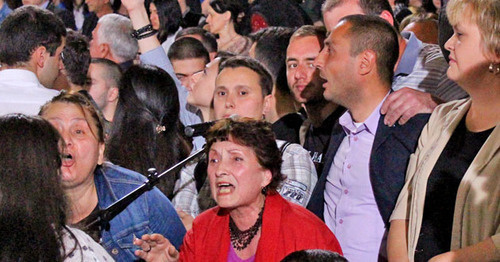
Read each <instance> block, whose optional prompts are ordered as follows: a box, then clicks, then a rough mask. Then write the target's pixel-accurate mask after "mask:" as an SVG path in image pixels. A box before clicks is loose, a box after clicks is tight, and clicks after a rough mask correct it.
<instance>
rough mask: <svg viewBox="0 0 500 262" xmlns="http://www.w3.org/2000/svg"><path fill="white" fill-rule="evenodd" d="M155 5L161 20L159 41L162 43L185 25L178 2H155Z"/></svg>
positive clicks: (169, 0) (157, 0)
mask: <svg viewBox="0 0 500 262" xmlns="http://www.w3.org/2000/svg"><path fill="white" fill-rule="evenodd" d="M153 3H154V4H155V6H156V10H157V13H158V19H159V20H160V29H159V30H158V40H159V41H160V43H162V42H164V41H165V40H167V37H169V36H171V35H173V34H175V32H177V30H179V27H181V26H182V25H183V20H182V11H181V7H180V5H179V2H178V1H177V0H153Z"/></svg>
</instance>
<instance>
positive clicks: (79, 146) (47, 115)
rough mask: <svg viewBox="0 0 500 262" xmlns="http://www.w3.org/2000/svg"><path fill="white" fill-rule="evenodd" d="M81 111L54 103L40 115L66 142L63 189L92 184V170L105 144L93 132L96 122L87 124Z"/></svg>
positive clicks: (73, 105)
mask: <svg viewBox="0 0 500 262" xmlns="http://www.w3.org/2000/svg"><path fill="white" fill-rule="evenodd" d="M83 110H84V109H82V108H81V107H80V106H77V105H75V104H70V103H65V102H55V103H52V104H51V105H49V106H48V107H47V109H46V110H45V111H44V113H43V115H42V117H43V118H44V119H46V120H48V121H49V122H50V123H51V124H52V125H53V126H54V127H55V128H56V129H57V131H59V134H60V135H61V137H62V139H63V140H64V143H65V147H64V153H63V158H62V166H61V173H62V180H63V186H64V187H65V189H68V188H75V187H78V186H81V185H85V184H86V183H93V177H94V175H93V174H94V169H95V168H96V166H97V164H101V163H102V161H103V154H104V144H103V143H100V142H99V141H98V139H97V137H96V135H94V134H96V133H97V127H96V126H95V123H90V124H89V122H88V120H87V118H86V117H85V115H84V113H83ZM91 125H92V129H94V130H92V129H91Z"/></svg>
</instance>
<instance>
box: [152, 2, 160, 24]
mask: <svg viewBox="0 0 500 262" xmlns="http://www.w3.org/2000/svg"><path fill="white" fill-rule="evenodd" d="M149 13H150V15H149V21H151V25H152V26H153V29H155V30H158V29H160V18H159V17H158V10H157V9H156V5H155V4H154V3H153V2H151V3H150V4H149Z"/></svg>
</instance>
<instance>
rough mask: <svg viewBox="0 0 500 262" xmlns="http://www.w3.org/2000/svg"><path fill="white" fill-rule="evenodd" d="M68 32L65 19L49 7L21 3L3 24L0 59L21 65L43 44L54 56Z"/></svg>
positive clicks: (0, 60) (3, 62)
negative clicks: (21, 5)
mask: <svg viewBox="0 0 500 262" xmlns="http://www.w3.org/2000/svg"><path fill="white" fill-rule="evenodd" d="M65 36H66V28H65V27H64V24H63V22H62V21H61V20H60V19H59V18H58V17H56V16H55V15H54V14H53V13H51V12H50V11H47V10H44V9H41V8H39V7H35V6H23V7H20V8H18V9H16V10H14V11H13V12H12V13H11V14H10V15H9V16H7V18H5V20H4V21H3V22H2V26H0V39H1V41H0V62H1V63H2V64H6V65H8V66H20V65H21V64H22V63H26V62H28V61H29V60H30V59H31V55H32V54H33V52H34V51H35V49H37V48H38V47H40V46H44V47H45V48H46V49H47V51H48V52H49V53H50V55H51V56H53V55H55V52H56V49H57V48H58V47H59V46H60V45H61V43H62V40H63V37H65Z"/></svg>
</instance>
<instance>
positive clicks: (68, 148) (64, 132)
mask: <svg viewBox="0 0 500 262" xmlns="http://www.w3.org/2000/svg"><path fill="white" fill-rule="evenodd" d="M40 115H41V116H42V117H43V118H45V119H46V120H48V121H49V122H50V123H51V124H52V125H53V126H54V127H55V128H56V129H57V130H58V131H59V133H60V134H61V136H62V138H63V140H64V143H65V144H66V145H65V147H64V152H63V156H62V167H61V173H62V180H63V181H62V184H63V188H64V190H65V193H66V195H67V196H68V198H69V202H70V214H69V221H68V222H67V223H68V224H72V225H74V226H76V227H78V228H81V229H82V230H84V231H85V232H86V233H87V234H89V235H90V236H92V238H94V240H96V241H99V242H100V243H101V245H103V246H104V248H105V249H106V250H107V251H108V252H109V253H110V254H111V255H112V256H113V258H114V259H115V260H116V261H133V260H137V259H138V258H137V257H136V256H135V255H134V250H135V247H134V245H133V244H132V242H133V240H134V238H135V237H136V236H142V235H143V234H145V233H160V234H165V235H168V236H169V239H172V242H173V243H174V245H175V246H176V247H179V246H180V245H181V243H182V239H183V237H184V234H185V233H186V231H185V228H184V226H183V225H182V222H181V221H180V219H179V217H178V216H177V213H176V211H175V209H174V208H173V207H172V204H171V203H170V201H169V200H168V199H167V197H165V195H163V194H162V193H161V192H160V191H159V190H158V189H157V188H154V189H153V190H151V191H149V192H147V193H145V194H143V195H142V196H141V197H139V198H138V199H137V200H135V201H134V202H132V203H131V204H130V205H129V206H128V207H127V208H126V209H125V210H124V211H122V212H121V213H120V214H119V215H117V216H116V217H114V218H113V219H111V221H110V222H109V228H108V230H105V229H103V230H100V229H99V228H98V227H89V226H88V225H89V223H90V222H92V221H94V220H95V218H96V214H97V213H98V211H99V210H101V209H105V208H107V207H108V206H109V205H111V204H112V203H114V202H115V201H116V200H118V199H120V198H121V197H123V196H125V195H127V194H128V193H130V192H131V191H133V190H134V189H136V188H137V187H139V186H140V185H141V184H143V183H144V181H146V178H144V176H142V175H141V174H139V173H136V172H134V171H131V170H127V169H124V168H121V167H118V166H115V165H113V164H111V163H104V161H103V153H104V147H105V146H104V134H103V128H102V127H103V125H102V122H101V119H100V116H99V114H98V113H97V111H96V109H95V108H94V107H93V104H92V102H91V101H90V100H89V98H88V96H87V95H85V94H82V93H74V94H65V93H61V94H60V95H58V96H56V97H54V98H53V99H52V101H50V102H48V103H47V104H45V105H44V106H43V107H42V109H41V110H40Z"/></svg>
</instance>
